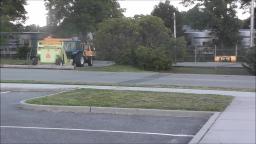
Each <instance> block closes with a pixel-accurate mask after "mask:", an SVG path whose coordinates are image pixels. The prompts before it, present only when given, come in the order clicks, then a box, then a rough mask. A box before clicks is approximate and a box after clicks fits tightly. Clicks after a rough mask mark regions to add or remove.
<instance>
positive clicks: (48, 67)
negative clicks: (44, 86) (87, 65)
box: [0, 64, 75, 70]
mask: <svg viewBox="0 0 256 144" xmlns="http://www.w3.org/2000/svg"><path fill="white" fill-rule="evenodd" d="M0 67H1V68H19V69H59V70H74V69H75V67H74V66H71V65H64V66H57V65H6V64H4V65H0Z"/></svg>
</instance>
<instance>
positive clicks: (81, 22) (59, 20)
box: [45, 0, 122, 37]
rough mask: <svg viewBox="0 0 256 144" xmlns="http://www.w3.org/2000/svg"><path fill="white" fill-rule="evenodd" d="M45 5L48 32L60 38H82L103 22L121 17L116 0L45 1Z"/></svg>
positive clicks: (120, 10)
mask: <svg viewBox="0 0 256 144" xmlns="http://www.w3.org/2000/svg"><path fill="white" fill-rule="evenodd" d="M45 5H46V8H47V9H48V20H49V29H50V32H51V33H53V34H55V35H58V36H61V37H65V36H66V37H70V36H72V35H79V36H80V37H84V36H85V35H86V34H87V33H88V32H94V31H95V30H96V25H97V24H98V23H100V22H102V21H103V20H105V19H108V18H117V17H121V16H122V9H120V6H119V3H118V2H117V1H116V0H45Z"/></svg>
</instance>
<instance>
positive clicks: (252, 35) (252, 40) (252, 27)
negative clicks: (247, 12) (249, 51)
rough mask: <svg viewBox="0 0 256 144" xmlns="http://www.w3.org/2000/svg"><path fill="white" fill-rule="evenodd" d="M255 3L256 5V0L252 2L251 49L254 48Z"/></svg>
mask: <svg viewBox="0 0 256 144" xmlns="http://www.w3.org/2000/svg"><path fill="white" fill-rule="evenodd" d="M254 3H255V0H252V1H251V26H250V29H251V30H250V31H251V33H250V34H251V36H250V37H251V40H250V47H253V46H254Z"/></svg>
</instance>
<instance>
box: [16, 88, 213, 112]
mask: <svg viewBox="0 0 256 144" xmlns="http://www.w3.org/2000/svg"><path fill="white" fill-rule="evenodd" d="M63 92H66V91H62V92H59V93H55V94H60V93H63ZM55 94H51V95H55ZM51 95H47V96H51ZM41 97H46V96H40V97H36V98H41ZM31 99H35V98H31ZM31 99H26V100H22V101H21V102H20V103H19V104H18V105H17V107H18V108H20V109H25V110H36V111H51V112H74V113H101V114H102V113H105V114H122V115H149V116H175V117H210V116H211V115H212V114H214V112H208V111H183V110H159V109H141V108H115V107H94V106H57V105H37V104H29V103H26V101H28V100H31Z"/></svg>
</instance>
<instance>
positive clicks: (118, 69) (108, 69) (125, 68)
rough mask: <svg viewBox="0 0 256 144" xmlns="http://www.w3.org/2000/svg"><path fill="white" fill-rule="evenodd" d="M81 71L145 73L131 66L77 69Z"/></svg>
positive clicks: (116, 65)
mask: <svg viewBox="0 0 256 144" xmlns="http://www.w3.org/2000/svg"><path fill="white" fill-rule="evenodd" d="M76 70H79V71H106V72H145V70H143V69H139V68H136V67H133V66H129V65H118V64H114V65H110V66H105V67H88V66H86V67H76Z"/></svg>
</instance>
